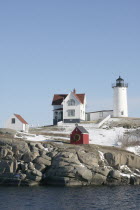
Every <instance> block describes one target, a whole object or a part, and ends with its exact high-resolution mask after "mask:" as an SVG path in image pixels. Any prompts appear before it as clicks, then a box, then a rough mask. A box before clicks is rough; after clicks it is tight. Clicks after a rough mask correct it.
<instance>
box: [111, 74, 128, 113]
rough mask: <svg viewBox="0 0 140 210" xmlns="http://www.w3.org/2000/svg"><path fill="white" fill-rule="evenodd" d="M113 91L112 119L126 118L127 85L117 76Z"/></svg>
mask: <svg viewBox="0 0 140 210" xmlns="http://www.w3.org/2000/svg"><path fill="white" fill-rule="evenodd" d="M112 88H113V90H114V101H113V117H128V108H127V88H128V84H126V83H124V80H123V79H122V78H121V77H120V76H119V78H118V79H117V80H116V84H113V85H112Z"/></svg>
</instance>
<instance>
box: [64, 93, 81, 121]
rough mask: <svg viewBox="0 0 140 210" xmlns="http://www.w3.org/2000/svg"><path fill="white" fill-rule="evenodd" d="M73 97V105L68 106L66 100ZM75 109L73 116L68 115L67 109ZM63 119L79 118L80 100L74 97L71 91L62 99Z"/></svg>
mask: <svg viewBox="0 0 140 210" xmlns="http://www.w3.org/2000/svg"><path fill="white" fill-rule="evenodd" d="M70 99H73V100H74V101H75V106H69V105H68V101H69V100H70ZM72 109H74V110H75V116H68V110H72ZM63 119H80V102H79V101H78V100H77V99H76V97H74V95H73V94H72V93H70V94H68V96H67V97H66V98H65V100H64V101H63Z"/></svg>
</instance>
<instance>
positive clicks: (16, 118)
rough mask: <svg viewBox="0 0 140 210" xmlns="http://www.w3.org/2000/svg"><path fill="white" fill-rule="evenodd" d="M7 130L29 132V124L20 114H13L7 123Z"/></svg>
mask: <svg viewBox="0 0 140 210" xmlns="http://www.w3.org/2000/svg"><path fill="white" fill-rule="evenodd" d="M5 128H10V129H14V130H17V131H23V132H28V131H29V124H28V123H27V122H26V121H25V120H24V119H23V117H21V116H20V115H19V114H13V115H12V116H11V117H10V118H9V119H8V120H7V121H6V123H5Z"/></svg>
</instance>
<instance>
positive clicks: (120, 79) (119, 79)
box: [116, 76, 124, 81]
mask: <svg viewBox="0 0 140 210" xmlns="http://www.w3.org/2000/svg"><path fill="white" fill-rule="evenodd" d="M116 81H124V79H122V78H121V77H120V76H119V78H118V79H116Z"/></svg>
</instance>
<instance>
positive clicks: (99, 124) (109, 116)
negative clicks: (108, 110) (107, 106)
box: [95, 115, 111, 128]
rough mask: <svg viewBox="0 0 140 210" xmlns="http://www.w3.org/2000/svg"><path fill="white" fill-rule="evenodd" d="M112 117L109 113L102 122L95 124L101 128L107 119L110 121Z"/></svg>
mask: <svg viewBox="0 0 140 210" xmlns="http://www.w3.org/2000/svg"><path fill="white" fill-rule="evenodd" d="M110 118H111V115H108V116H107V117H105V118H104V119H103V120H102V121H101V122H99V123H98V124H95V127H96V128H100V127H101V126H102V125H103V124H104V123H105V122H106V121H108V120H109V119H110Z"/></svg>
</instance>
